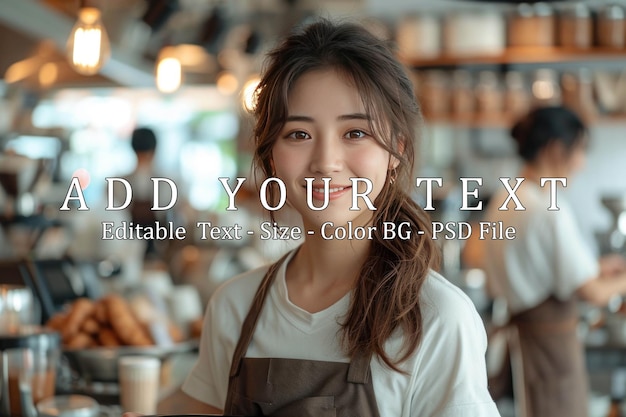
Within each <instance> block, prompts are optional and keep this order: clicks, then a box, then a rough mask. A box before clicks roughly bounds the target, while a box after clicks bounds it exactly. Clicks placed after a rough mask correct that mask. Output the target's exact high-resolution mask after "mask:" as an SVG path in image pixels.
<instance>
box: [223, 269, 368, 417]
mask: <svg viewBox="0 0 626 417" xmlns="http://www.w3.org/2000/svg"><path fill="white" fill-rule="evenodd" d="M284 260H285V257H283V258H282V259H281V260H279V261H278V262H277V263H275V264H274V265H272V266H271V267H270V269H269V270H268V271H267V273H266V274H265V277H264V278H263V281H262V282H261V285H260V286H259V289H258V290H257V292H256V294H255V296H254V300H253V301H252V306H251V307H250V311H249V312H248V315H247V316H246V319H245V321H244V323H243V326H242V329H241V336H240V337H239V342H238V343H237V347H236V348H235V352H234V354H233V361H232V364H231V369H230V378H229V381H228V394H227V397H226V405H225V407H224V414H230V415H243V416H274V417H349V416H350V417H352V416H359V417H379V414H378V406H377V404H376V397H375V395H374V387H373V385H372V381H371V378H370V358H371V356H369V355H361V356H358V357H357V358H354V359H353V360H352V361H351V362H350V363H342V362H326V361H313V360H301V359H285V358H245V357H244V355H245V354H246V351H247V350H248V345H249V344H250V341H251V340H252V336H253V334H254V329H255V327H256V323H257V319H258V317H259V315H260V313H261V310H262V308H263V302H264V301H265V298H266V297H267V294H268V292H269V289H270V287H271V285H272V282H273V281H274V278H275V276H276V271H277V270H278V267H279V266H280V264H281V263H282V262H283V261H284Z"/></svg>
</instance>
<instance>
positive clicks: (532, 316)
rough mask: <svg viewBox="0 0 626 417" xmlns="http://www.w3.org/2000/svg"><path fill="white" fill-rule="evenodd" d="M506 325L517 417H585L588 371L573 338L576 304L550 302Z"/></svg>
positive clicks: (574, 302)
mask: <svg viewBox="0 0 626 417" xmlns="http://www.w3.org/2000/svg"><path fill="white" fill-rule="evenodd" d="M509 323H510V325H511V326H513V329H514V330H516V331H514V333H513V336H512V337H510V338H509V346H510V349H511V362H512V368H513V369H512V370H513V379H514V394H515V397H516V402H517V401H523V404H519V406H520V408H521V409H522V410H524V411H523V412H522V414H521V416H520V417H556V416H564V417H565V416H567V417H588V407H589V405H588V382H587V370H586V364H585V356H584V350H583V345H582V342H581V341H580V340H579V338H578V335H577V332H576V328H577V324H578V311H577V304H576V301H575V298H572V299H570V300H568V301H560V300H557V299H556V298H555V297H550V298H548V299H547V300H546V301H544V302H543V303H541V304H539V305H538V306H536V307H533V308H531V309H528V310H525V311H523V312H520V313H518V314H515V315H513V316H512V317H511V320H510V322H509ZM518 353H519V354H518ZM520 374H521V375H520ZM516 382H518V386H517V387H515V383H516ZM522 387H523V392H520V391H521V388H522ZM520 397H521V398H520Z"/></svg>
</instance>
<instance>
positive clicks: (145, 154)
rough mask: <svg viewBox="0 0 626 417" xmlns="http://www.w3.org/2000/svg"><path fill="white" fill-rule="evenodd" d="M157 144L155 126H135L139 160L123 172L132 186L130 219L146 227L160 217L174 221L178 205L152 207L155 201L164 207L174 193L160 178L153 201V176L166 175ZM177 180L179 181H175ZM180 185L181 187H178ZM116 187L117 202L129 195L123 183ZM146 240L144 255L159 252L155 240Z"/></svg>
mask: <svg viewBox="0 0 626 417" xmlns="http://www.w3.org/2000/svg"><path fill="white" fill-rule="evenodd" d="M157 145H158V141H157V136H156V133H155V132H154V130H153V129H151V128H149V127H137V128H135V129H134V130H133V132H132V136H131V147H132V149H133V152H134V153H135V156H136V158H137V164H136V166H135V169H134V170H133V171H132V172H131V173H129V174H127V175H125V176H123V178H124V179H125V180H127V181H128V182H129V184H130V186H131V187H132V199H131V201H130V205H129V207H128V209H127V210H129V211H130V212H129V215H130V221H132V222H133V223H134V224H138V225H141V226H144V227H154V226H155V224H156V222H157V221H159V222H160V223H164V222H166V221H172V220H173V218H174V209H175V208H176V207H175V208H172V209H170V210H165V211H158V210H152V207H153V204H154V203H155V202H156V203H158V204H159V206H161V207H163V206H167V205H168V204H169V202H170V201H171V199H172V197H173V193H172V188H171V186H170V185H169V184H168V183H166V182H160V183H159V187H158V192H159V195H158V199H156V200H155V201H153V193H154V185H153V181H152V178H155V177H166V176H165V175H163V173H162V172H159V169H158V167H157V166H156V164H155V155H156V151H157ZM168 179H169V178H168ZM174 183H175V184H176V182H174ZM178 189H179V187H177V190H178ZM114 190H115V200H116V204H117V205H119V204H121V203H122V202H124V201H125V199H126V190H125V189H124V188H123V187H122V186H121V185H120V184H114ZM180 206H181V203H177V207H180ZM146 243H147V245H146V249H145V256H146V257H156V256H158V251H157V246H156V245H155V240H154V239H150V240H147V241H146Z"/></svg>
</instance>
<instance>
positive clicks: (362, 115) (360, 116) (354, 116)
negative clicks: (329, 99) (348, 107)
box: [337, 113, 372, 121]
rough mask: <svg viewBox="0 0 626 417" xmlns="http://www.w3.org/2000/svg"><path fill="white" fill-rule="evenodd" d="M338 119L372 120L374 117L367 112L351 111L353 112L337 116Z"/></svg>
mask: <svg viewBox="0 0 626 417" xmlns="http://www.w3.org/2000/svg"><path fill="white" fill-rule="evenodd" d="M337 119H338V120H354V119H357V120H368V121H369V120H372V118H371V117H370V116H369V115H367V114H365V113H351V114H344V115H341V116H339V117H337Z"/></svg>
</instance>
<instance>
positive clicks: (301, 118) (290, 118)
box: [285, 114, 313, 123]
mask: <svg viewBox="0 0 626 417" xmlns="http://www.w3.org/2000/svg"><path fill="white" fill-rule="evenodd" d="M285 122H309V123H312V122H313V118H312V117H309V116H300V115H297V114H296V115H291V116H287V118H286V119H285Z"/></svg>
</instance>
